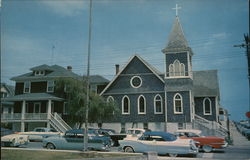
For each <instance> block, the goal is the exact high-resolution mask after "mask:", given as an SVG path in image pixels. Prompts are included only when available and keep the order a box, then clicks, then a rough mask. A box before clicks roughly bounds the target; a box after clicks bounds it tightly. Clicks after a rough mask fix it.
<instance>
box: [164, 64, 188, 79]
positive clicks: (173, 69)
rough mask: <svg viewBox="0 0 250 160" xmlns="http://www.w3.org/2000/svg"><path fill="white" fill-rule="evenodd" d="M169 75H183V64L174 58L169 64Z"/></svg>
mask: <svg viewBox="0 0 250 160" xmlns="http://www.w3.org/2000/svg"><path fill="white" fill-rule="evenodd" d="M168 68H169V77H179V76H185V65H184V64H183V63H180V61H179V60H175V61H174V63H173V64H170V65H169V67H168Z"/></svg>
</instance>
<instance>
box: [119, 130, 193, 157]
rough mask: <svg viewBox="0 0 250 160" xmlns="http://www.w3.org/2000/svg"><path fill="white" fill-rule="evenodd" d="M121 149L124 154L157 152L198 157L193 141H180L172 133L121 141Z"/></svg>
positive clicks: (147, 134) (151, 134) (146, 135)
mask: <svg viewBox="0 0 250 160" xmlns="http://www.w3.org/2000/svg"><path fill="white" fill-rule="evenodd" d="M119 143H120V147H119V149H120V150H122V151H124V152H142V153H146V152H157V153H158V154H161V155H165V154H168V155H169V156H171V157H176V156H177V155H179V154H181V155H185V154H192V155H193V156H196V155H197V153H198V148H197V147H196V146H195V143H194V141H193V140H191V139H178V138H176V137H175V136H174V135H173V134H171V133H166V132H145V133H144V134H143V135H142V136H141V137H139V138H136V139H135V138H130V139H129V138H126V139H124V140H120V141H119Z"/></svg>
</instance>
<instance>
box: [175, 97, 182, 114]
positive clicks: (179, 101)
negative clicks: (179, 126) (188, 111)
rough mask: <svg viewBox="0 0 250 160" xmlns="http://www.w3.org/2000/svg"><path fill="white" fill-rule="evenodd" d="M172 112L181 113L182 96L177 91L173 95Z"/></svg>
mask: <svg viewBox="0 0 250 160" xmlns="http://www.w3.org/2000/svg"><path fill="white" fill-rule="evenodd" d="M174 113H175V114H182V113H183V103H182V97H181V95H180V94H179V93H177V94H175V96H174Z"/></svg>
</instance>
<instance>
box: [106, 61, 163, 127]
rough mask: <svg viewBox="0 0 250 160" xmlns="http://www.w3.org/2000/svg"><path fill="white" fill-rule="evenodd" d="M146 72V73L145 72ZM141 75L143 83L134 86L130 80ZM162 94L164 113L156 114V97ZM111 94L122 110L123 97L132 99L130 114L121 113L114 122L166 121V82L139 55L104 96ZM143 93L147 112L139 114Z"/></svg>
mask: <svg viewBox="0 0 250 160" xmlns="http://www.w3.org/2000/svg"><path fill="white" fill-rule="evenodd" d="M145 73H146V74H145ZM135 75H137V76H140V77H141V79H142V85H141V87H139V88H133V87H132V86H131V85H130V80H131V78H132V77H133V76H135ZM157 94H160V95H161V97H162V104H163V114H159V115H158V114H157V115H156V114H154V97H155V96H156V95H157ZM109 95H111V96H112V97H113V98H114V100H115V101H116V103H117V104H118V107H119V109H120V112H122V98H123V97H124V96H125V95H127V96H128V97H129V99H130V114H129V115H121V113H120V114H119V115H117V116H116V118H114V119H113V120H112V122H113V121H114V122H122V123H123V122H164V121H165V114H164V113H165V110H164V108H165V107H164V104H165V103H164V102H165V100H164V83H163V82H162V81H161V80H160V79H159V78H158V77H157V76H156V75H155V74H154V73H153V72H152V71H151V70H149V69H148V68H147V67H146V66H145V65H144V64H143V63H142V62H141V61H140V60H139V59H138V58H137V57H135V58H134V59H133V60H132V61H131V62H130V63H129V64H128V66H127V67H126V68H125V69H124V70H123V72H122V73H121V75H119V77H118V78H117V79H116V80H115V81H114V82H113V84H112V85H111V86H110V87H109V89H108V90H107V91H106V92H105V93H104V97H106V98H107V97H108V96H109ZM140 95H143V96H144V97H145V99H146V114H145V115H139V114H138V106H137V99H138V97H139V96H140Z"/></svg>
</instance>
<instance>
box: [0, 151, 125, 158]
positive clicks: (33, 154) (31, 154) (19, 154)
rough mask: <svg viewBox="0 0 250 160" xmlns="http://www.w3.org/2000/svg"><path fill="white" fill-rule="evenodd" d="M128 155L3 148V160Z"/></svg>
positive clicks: (120, 155)
mask: <svg viewBox="0 0 250 160" xmlns="http://www.w3.org/2000/svg"><path fill="white" fill-rule="evenodd" d="M123 156H128V155H122V154H112V153H105V154H102V153H97V152H87V153H72V152H49V151H36V150H33V151H31V150H13V149H2V150H1V160H44V159H46V160H57V159H60V160H66V159H84V158H108V157H123Z"/></svg>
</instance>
